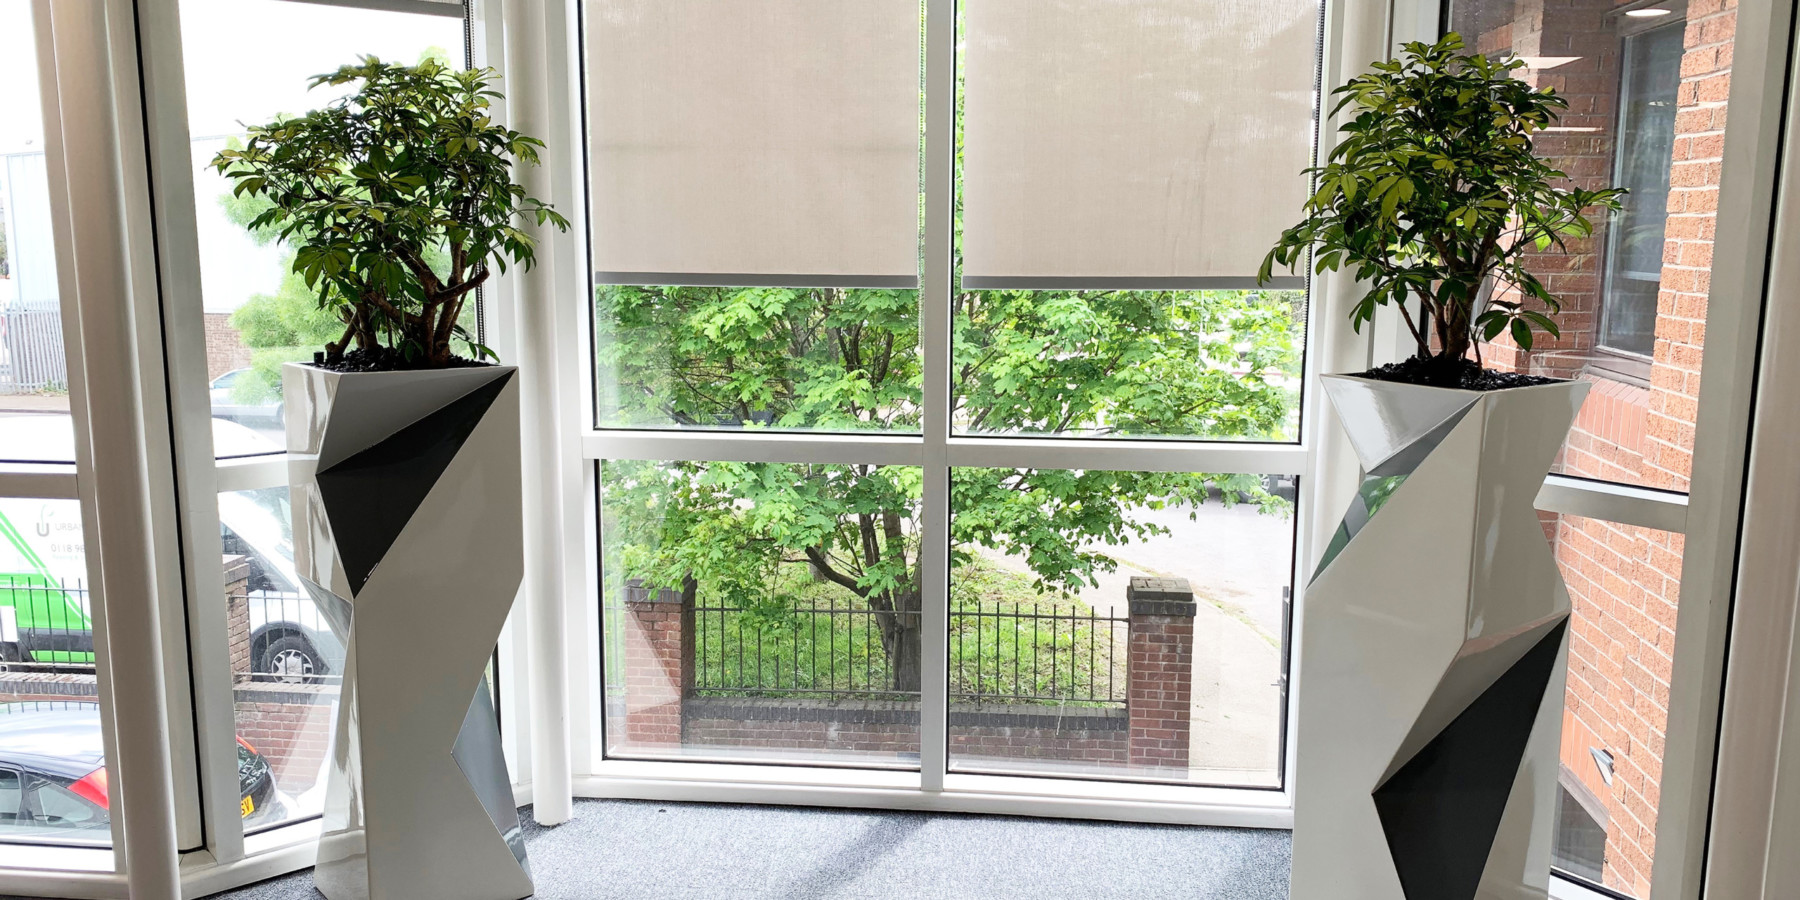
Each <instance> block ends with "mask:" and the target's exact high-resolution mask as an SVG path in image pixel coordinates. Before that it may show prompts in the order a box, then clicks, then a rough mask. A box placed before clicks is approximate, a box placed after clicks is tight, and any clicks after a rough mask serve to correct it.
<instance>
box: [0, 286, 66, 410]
mask: <svg viewBox="0 0 1800 900" xmlns="http://www.w3.org/2000/svg"><path fill="white" fill-rule="evenodd" d="M68 386H69V367H68V362H67V360H66V359H65V357H64V356H63V334H62V313H61V311H60V310H58V309H57V308H56V307H54V306H20V307H7V308H0V394H35V393H40V392H43V391H66V390H68Z"/></svg>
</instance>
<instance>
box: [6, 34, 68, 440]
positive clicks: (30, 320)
mask: <svg viewBox="0 0 1800 900" xmlns="http://www.w3.org/2000/svg"><path fill="white" fill-rule="evenodd" d="M34 35H35V31H34V30H33V28H32V21H31V3H30V2H29V0H4V2H0V82H3V84H4V87H0V461H9V462H58V463H73V462H74V461H75V428H74V425H73V424H72V422H71V421H70V419H69V363H68V359H67V357H66V356H65V355H64V352H63V350H64V348H63V327H62V304H61V301H60V300H59V298H58V294H57V290H56V239H55V236H54V230H55V229H54V226H53V225H52V223H51V218H50V171H49V167H48V164H47V162H46V156H45V152H44V150H45V144H44V141H45V138H44V121H43V115H42V111H41V109H40V107H39V99H38V98H39V92H38V59H37V46H36V38H35V37H34Z"/></svg>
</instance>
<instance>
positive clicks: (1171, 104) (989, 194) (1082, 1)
mask: <svg viewBox="0 0 1800 900" xmlns="http://www.w3.org/2000/svg"><path fill="white" fill-rule="evenodd" d="M963 9H964V11H965V12H964V14H965V16H966V25H967V44H966V49H965V63H964V65H965V71H964V78H965V91H966V93H965V95H964V96H965V101H964V110H963V129H964V131H963V135H964V141H965V145H964V170H963V184H962V189H963V204H964V205H963V251H964V256H963V286H964V287H969V288H978V287H1066V288H1078V287H1095V288H1106V287H1132V286H1143V287H1172V288H1173V287H1238V286H1242V287H1247V286H1250V284H1251V283H1253V281H1254V277H1255V275H1256V271H1257V268H1258V267H1259V266H1260V264H1261V262H1262V258H1263V254H1264V253H1266V252H1267V251H1268V249H1269V247H1270V245H1271V244H1272V243H1273V242H1274V241H1275V239H1276V238H1277V237H1278V236H1279V235H1280V232H1281V229H1283V228H1285V227H1287V226H1289V225H1292V224H1293V223H1294V222H1295V221H1298V220H1299V218H1300V212H1301V210H1300V205H1301V204H1302V203H1303V202H1304V201H1305V199H1306V190H1307V181H1306V179H1305V177H1304V176H1302V175H1301V174H1300V173H1301V170H1302V169H1304V168H1306V167H1307V166H1308V165H1309V164H1310V162H1311V157H1312V146H1313V137H1312V135H1313V94H1314V85H1315V82H1316V75H1315V72H1316V66H1317V53H1318V51H1317V44H1318V27H1319V3H1318V2H1317V0H966V4H965V5H964V7H963ZM1297 281H1299V279H1290V280H1289V281H1288V283H1289V284H1293V283H1295V282H1297Z"/></svg>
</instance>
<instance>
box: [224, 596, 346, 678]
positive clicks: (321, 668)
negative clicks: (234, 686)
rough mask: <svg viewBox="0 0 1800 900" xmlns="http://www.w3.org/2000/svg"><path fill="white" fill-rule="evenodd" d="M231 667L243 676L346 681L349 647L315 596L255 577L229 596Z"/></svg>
mask: <svg viewBox="0 0 1800 900" xmlns="http://www.w3.org/2000/svg"><path fill="white" fill-rule="evenodd" d="M225 616H226V627H227V631H228V639H229V643H230V648H231V671H232V674H233V675H235V676H237V680H238V681H240V682H262V683H270V684H327V685H336V684H342V683H343V680H344V657H345V648H344V645H343V643H342V641H341V639H340V638H339V637H338V636H337V633H336V632H335V630H334V629H333V628H332V625H331V623H330V622H329V621H327V620H326V618H325V616H324V615H323V614H321V613H320V612H319V606H318V604H317V603H316V602H315V601H314V600H313V599H312V598H311V597H309V596H305V595H302V594H295V593H289V592H286V591H276V590H269V589H267V586H266V585H264V584H262V583H261V582H260V581H259V580H258V579H257V578H255V577H252V578H251V579H249V580H248V581H247V582H246V586H245V587H240V588H236V589H233V590H231V591H230V592H229V593H227V595H226V602H225Z"/></svg>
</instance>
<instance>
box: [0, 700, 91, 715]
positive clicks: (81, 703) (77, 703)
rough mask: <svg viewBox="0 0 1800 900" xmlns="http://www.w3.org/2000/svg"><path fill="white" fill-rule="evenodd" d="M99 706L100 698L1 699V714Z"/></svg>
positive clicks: (60, 710) (89, 708) (62, 710)
mask: <svg viewBox="0 0 1800 900" xmlns="http://www.w3.org/2000/svg"><path fill="white" fill-rule="evenodd" d="M99 708H100V702H99V701H98V700H0V716H4V715H12V714H16V713H36V712H67V711H70V710H76V711H84V710H97V709H99Z"/></svg>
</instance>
